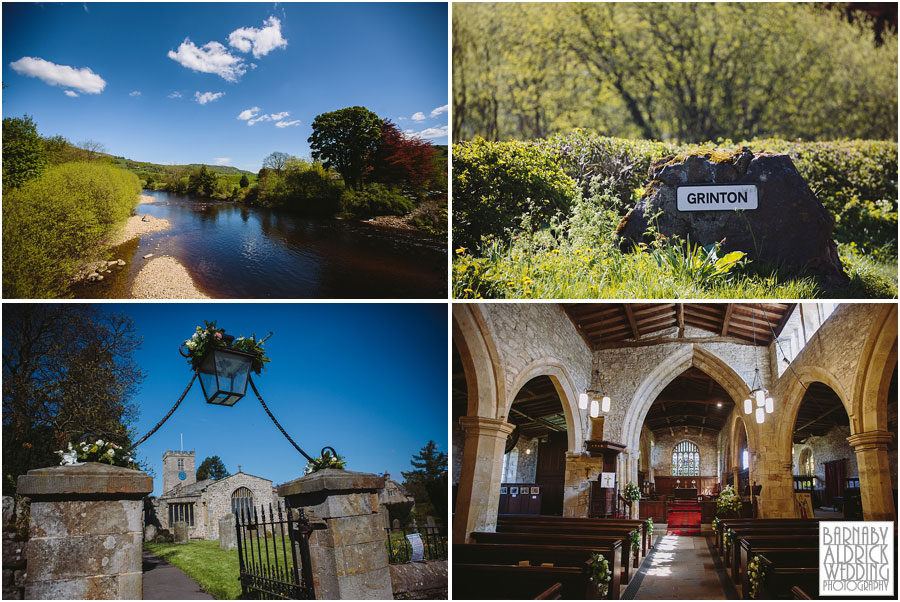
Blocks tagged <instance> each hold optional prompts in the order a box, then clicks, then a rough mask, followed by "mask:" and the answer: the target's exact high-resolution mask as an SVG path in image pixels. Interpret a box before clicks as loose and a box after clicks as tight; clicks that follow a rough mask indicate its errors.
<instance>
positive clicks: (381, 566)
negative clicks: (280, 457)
mask: <svg viewBox="0 0 900 602" xmlns="http://www.w3.org/2000/svg"><path fill="white" fill-rule="evenodd" d="M383 488H384V477H381V476H378V475H374V474H369V473H364V472H350V471H348V470H337V469H333V468H329V469H325V470H320V471H318V472H315V473H313V474H311V475H309V476H306V477H302V478H299V479H296V480H294V481H291V482H289V483H285V484H284V485H279V486H278V495H279V496H281V497H284V498H286V499H287V502H288V504H290V506H291V508H303V509H304V511H305V512H306V515H307V517H308V518H310V519H320V520H324V521H325V526H326V528H325V529H319V530H315V531H313V532H312V534H311V535H310V538H309V553H310V562H311V565H312V566H311V569H312V576H313V585H314V587H315V590H316V599H318V600H391V599H393V592H392V590H391V573H390V569H389V568H388V553H387V543H386V541H387V533H386V532H385V530H384V527H383V524H384V523H383V518H382V516H381V513H380V512H379V507H380V506H379V504H378V493H379V491H380V490H381V489H383Z"/></svg>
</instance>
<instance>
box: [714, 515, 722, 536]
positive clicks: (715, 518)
mask: <svg viewBox="0 0 900 602" xmlns="http://www.w3.org/2000/svg"><path fill="white" fill-rule="evenodd" d="M720 522H721V521H719V517H718V516H716V517H714V518H713V519H712V530H713V533H715V532H716V531H718V530H719V523H720Z"/></svg>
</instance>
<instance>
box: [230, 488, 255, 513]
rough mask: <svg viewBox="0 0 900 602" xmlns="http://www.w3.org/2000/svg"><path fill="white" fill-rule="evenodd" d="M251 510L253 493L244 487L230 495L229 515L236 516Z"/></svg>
mask: <svg viewBox="0 0 900 602" xmlns="http://www.w3.org/2000/svg"><path fill="white" fill-rule="evenodd" d="M252 509H253V492H251V491H250V490H249V489H247V488H246V487H238V488H237V489H235V490H234V493H232V494H231V513H232V514H234V515H235V516H238V515H240V514H242V513H244V512H250V511H251V510H252Z"/></svg>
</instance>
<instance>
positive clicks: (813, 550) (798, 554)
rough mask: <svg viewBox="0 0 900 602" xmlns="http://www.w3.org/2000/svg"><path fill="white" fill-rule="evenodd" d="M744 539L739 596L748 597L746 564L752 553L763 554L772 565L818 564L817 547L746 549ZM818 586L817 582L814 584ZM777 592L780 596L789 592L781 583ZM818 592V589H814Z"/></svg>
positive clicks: (804, 565) (812, 565) (810, 565)
mask: <svg viewBox="0 0 900 602" xmlns="http://www.w3.org/2000/svg"><path fill="white" fill-rule="evenodd" d="M744 543H745V540H741V547H742V548H744V549H743V550H742V552H741V598H743V599H745V600H748V599H750V577H749V575H748V574H747V564H748V562H749V561H750V560H749V559H750V558H752V557H753V556H754V555H756V554H759V555H760V556H763V557H764V558H765V559H766V560H767V561H768V562H769V563H770V564H772V565H773V566H781V567H792V566H798V567H818V566H819V547H818V545H816V546H815V547H805V548H801V547H766V546H759V547H756V548H754V549H753V550H752V551H748V550H747V549H746V548H745V547H744ZM816 587H817V588H818V584H817V585H816ZM777 589H778V592H777V594H778V595H779V596H781V597H789V596H788V594H789V593H790V592H788V591H783V590H784V588H783V587H781V584H779V585H778V588H777ZM816 591H817V592H818V589H816Z"/></svg>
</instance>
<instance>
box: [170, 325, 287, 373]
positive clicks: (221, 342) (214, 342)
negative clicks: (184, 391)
mask: <svg viewBox="0 0 900 602" xmlns="http://www.w3.org/2000/svg"><path fill="white" fill-rule="evenodd" d="M269 336H272V334H271V333H269ZM269 336H267V337H265V338H264V339H261V340H257V339H256V335H255V334H254V335H251V336H250V337H249V338H247V337H244V336H243V335H241V336H239V337H238V338H236V339H234V340H233V341H231V342H229V341H228V339H229V337H227V336H226V335H225V329H224V328H218V327H216V321H215V320H213V321H212V322H208V321H206V320H204V321H203V326H197V328H196V329H195V330H194V333H193V334H192V335H191V338H189V339H187V340H186V341H185V342H184V343H182V347H184V348H185V349H187V352H186V353H184V352H182V354H183V355H184V356H185V357H187V360H188V363H189V364H190V365H191V368H192V369H193V370H197V369H198V368H199V367H200V365H201V364H202V363H203V358H204V357H206V354H207V353H209V352H210V351H212V350H213V349H216V348H225V349H234V350H235V351H241V352H243V353H249V354H250V355H252V356H253V358H252V360H251V362H250V369H251V370H252V371H253V372H254V373H255V374H259V373H261V372H262V370H263V368H265V365H266V363H268V362H269V361H271V360H270V359H269V357H268V356H267V355H266V350H265V349H264V348H263V344H264V343H265V342H266V339H268V338H269Z"/></svg>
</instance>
